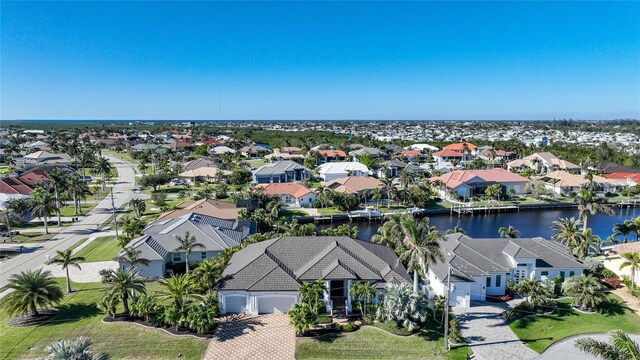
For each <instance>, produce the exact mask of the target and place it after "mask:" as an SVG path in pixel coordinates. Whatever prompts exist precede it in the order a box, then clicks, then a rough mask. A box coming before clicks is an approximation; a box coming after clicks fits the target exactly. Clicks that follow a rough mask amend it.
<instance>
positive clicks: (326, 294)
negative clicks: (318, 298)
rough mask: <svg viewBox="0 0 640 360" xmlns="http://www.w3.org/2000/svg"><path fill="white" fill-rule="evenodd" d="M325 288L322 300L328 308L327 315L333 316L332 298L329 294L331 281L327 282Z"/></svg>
mask: <svg viewBox="0 0 640 360" xmlns="http://www.w3.org/2000/svg"><path fill="white" fill-rule="evenodd" d="M324 286H325V287H326V289H325V290H324V291H323V292H322V298H323V300H324V303H325V305H326V306H327V313H329V314H333V304H332V303H331V296H330V294H329V291H330V290H331V280H325V281H324Z"/></svg>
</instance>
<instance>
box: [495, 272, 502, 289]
mask: <svg viewBox="0 0 640 360" xmlns="http://www.w3.org/2000/svg"><path fill="white" fill-rule="evenodd" d="M501 280H502V275H496V287H500V281H501Z"/></svg>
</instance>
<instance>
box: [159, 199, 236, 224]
mask: <svg viewBox="0 0 640 360" xmlns="http://www.w3.org/2000/svg"><path fill="white" fill-rule="evenodd" d="M240 210H241V209H239V208H237V207H236V205H235V204H232V203H228V202H225V201H219V200H213V199H202V200H196V201H190V202H184V203H182V204H179V205H178V206H177V208H176V209H175V210H173V211H169V212H166V213H164V214H162V215H160V217H159V218H158V219H173V218H177V217H180V216H183V215H186V214H189V213H196V214H202V215H207V216H212V217H217V218H220V219H225V220H236V219H237V218H238V212H239V211H240Z"/></svg>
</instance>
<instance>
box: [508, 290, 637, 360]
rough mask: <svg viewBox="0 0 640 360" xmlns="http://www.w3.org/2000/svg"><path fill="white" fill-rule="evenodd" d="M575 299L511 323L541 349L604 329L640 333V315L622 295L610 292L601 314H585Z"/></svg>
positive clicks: (525, 339) (532, 345) (515, 329)
mask: <svg viewBox="0 0 640 360" xmlns="http://www.w3.org/2000/svg"><path fill="white" fill-rule="evenodd" d="M570 303H571V300H568V299H565V300H561V301H559V302H558V305H559V307H560V309H559V310H558V311H557V312H555V313H553V314H551V315H547V316H537V317H530V318H524V319H520V320H518V321H515V322H513V323H511V324H509V327H510V328H511V329H512V330H513V332H515V333H516V335H518V337H519V338H520V339H521V340H523V341H525V342H527V346H529V347H530V348H531V349H533V350H535V351H537V352H539V353H541V352H543V351H544V350H545V349H546V348H548V347H549V346H551V345H552V344H553V343H555V342H557V341H559V340H562V339H564V338H566V337H569V336H573V335H580V334H589V333H603V332H608V331H611V330H615V329H619V330H622V331H624V332H627V333H633V334H639V333H640V316H638V315H636V314H635V313H634V312H633V311H631V310H630V309H629V308H627V307H626V305H625V304H624V303H623V302H622V299H620V298H619V297H618V296H616V295H613V294H608V295H607V302H606V303H605V304H604V305H602V306H601V310H600V312H599V313H597V314H583V313H579V312H577V311H574V310H572V309H571V307H570Z"/></svg>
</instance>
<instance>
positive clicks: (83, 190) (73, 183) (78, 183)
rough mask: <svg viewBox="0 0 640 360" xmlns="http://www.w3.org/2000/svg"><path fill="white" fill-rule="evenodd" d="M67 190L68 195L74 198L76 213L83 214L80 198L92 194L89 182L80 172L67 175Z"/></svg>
mask: <svg viewBox="0 0 640 360" xmlns="http://www.w3.org/2000/svg"><path fill="white" fill-rule="evenodd" d="M65 186H66V191H67V194H68V195H71V197H72V198H73V207H74V210H75V214H76V215H79V214H82V206H80V200H82V199H84V198H86V197H87V195H90V194H91V191H89V186H88V185H87V182H86V181H84V180H83V179H82V178H81V177H80V175H78V174H75V173H74V174H70V175H69V176H68V177H67V183H66V185H65Z"/></svg>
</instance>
